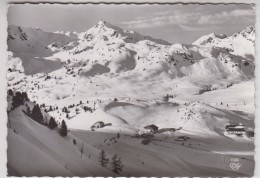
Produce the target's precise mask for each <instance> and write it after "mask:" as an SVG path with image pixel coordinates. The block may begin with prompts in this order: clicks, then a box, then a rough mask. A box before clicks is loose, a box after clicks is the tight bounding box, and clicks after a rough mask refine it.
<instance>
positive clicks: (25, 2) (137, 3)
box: [8, 1, 256, 5]
mask: <svg viewBox="0 0 260 178" xmlns="http://www.w3.org/2000/svg"><path fill="white" fill-rule="evenodd" d="M8 4H10V5H12V4H32V5H36V4H37V5H38V4H44V5H45V4H50V5H55V4H57V5H58V4H60V5H86V4H92V5H97V4H105V5H123V4H124V5H134V4H135V5H144V4H149V5H175V4H183V5H191V4H192V5H231V4H232V5H240V4H241V5H255V4H256V3H250V2H249V3H246V2H241V3H235V2H230V3H228V2H227V3H225V2H219V3H213V2H205V3H201V2H192V1H191V2H104V1H100V2H59V1H57V2H55V1H51V2H50V1H39V2H32V1H24V2H16V1H11V2H9V3H8Z"/></svg>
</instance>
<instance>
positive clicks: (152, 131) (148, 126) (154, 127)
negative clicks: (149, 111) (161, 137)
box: [144, 124, 159, 133]
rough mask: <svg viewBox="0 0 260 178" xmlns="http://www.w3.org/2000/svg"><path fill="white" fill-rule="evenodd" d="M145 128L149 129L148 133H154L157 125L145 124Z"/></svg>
mask: <svg viewBox="0 0 260 178" xmlns="http://www.w3.org/2000/svg"><path fill="white" fill-rule="evenodd" d="M144 128H145V129H147V130H150V133H154V132H156V131H158V129H159V127H157V126H156V125H153V124H152V125H147V126H145V127H144Z"/></svg>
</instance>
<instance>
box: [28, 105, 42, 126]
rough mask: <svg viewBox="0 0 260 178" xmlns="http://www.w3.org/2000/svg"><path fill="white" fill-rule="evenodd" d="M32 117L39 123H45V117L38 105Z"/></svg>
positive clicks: (33, 110)
mask: <svg viewBox="0 0 260 178" xmlns="http://www.w3.org/2000/svg"><path fill="white" fill-rule="evenodd" d="M31 117H32V118H33V119H34V120H35V121H36V122H38V123H43V115H42V112H41V109H40V107H39V105H38V104H36V105H34V107H33V109H32V114H31Z"/></svg>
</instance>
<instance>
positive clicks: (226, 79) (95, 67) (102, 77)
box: [7, 21, 255, 176]
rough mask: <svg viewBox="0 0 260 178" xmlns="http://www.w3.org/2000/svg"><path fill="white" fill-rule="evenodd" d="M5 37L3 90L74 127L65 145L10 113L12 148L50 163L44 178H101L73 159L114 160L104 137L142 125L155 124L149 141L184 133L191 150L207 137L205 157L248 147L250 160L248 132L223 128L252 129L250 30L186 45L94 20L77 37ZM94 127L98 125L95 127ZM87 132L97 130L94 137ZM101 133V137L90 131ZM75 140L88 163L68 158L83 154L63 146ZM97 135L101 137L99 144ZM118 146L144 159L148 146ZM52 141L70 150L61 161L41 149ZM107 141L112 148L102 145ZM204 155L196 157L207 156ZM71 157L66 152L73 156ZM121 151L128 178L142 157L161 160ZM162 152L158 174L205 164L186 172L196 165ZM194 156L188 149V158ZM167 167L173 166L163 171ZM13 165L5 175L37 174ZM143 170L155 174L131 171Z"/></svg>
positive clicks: (37, 33) (13, 33) (15, 30)
mask: <svg viewBox="0 0 260 178" xmlns="http://www.w3.org/2000/svg"><path fill="white" fill-rule="evenodd" d="M8 33H9V35H8V40H7V42H8V50H9V51H8V63H7V65H8V72H7V80H8V89H11V90H12V91H13V92H17V91H20V92H26V93H27V95H28V97H29V99H30V100H31V105H33V104H32V103H38V104H39V105H40V106H41V111H42V112H43V113H45V115H46V117H47V116H48V117H47V118H49V117H50V116H52V117H54V118H55V120H56V121H57V122H61V121H62V120H65V121H66V123H67V125H68V128H69V129H70V130H71V133H70V134H69V135H68V137H67V139H65V140H64V139H61V138H60V136H59V135H57V133H53V132H54V131H52V132H49V131H48V130H47V129H45V128H44V126H42V125H37V124H35V123H34V121H32V120H30V118H28V117H27V116H26V115H24V114H23V113H24V112H23V111H22V110H24V109H25V108H24V107H25V106H21V107H20V108H17V109H15V110H10V113H9V118H11V119H10V120H11V122H12V123H13V128H12V129H15V130H18V131H19V132H21V134H14V133H13V130H12V129H11V128H10V129H9V133H10V134H9V139H10V140H11V142H10V144H13V145H15V142H19V143H20V144H22V148H23V149H22V150H23V152H26V150H27V149H28V145H26V144H23V143H22V140H26V142H29V143H30V144H31V145H34V147H33V149H32V150H31V152H33V155H35V156H36V157H38V156H39V154H41V155H42V156H44V157H45V158H46V160H44V162H43V163H38V162H37V161H35V162H33V164H39V165H40V166H44V165H46V163H47V162H49V161H50V162H51V165H53V168H51V167H46V170H47V169H48V170H52V171H53V172H51V174H50V175H57V173H61V174H59V175H67V176H71V175H89V174H91V176H93V175H97V176H98V174H92V172H91V171H90V170H83V169H82V167H77V168H76V167H74V166H73V165H74V164H75V163H78V164H82V165H90V167H93V166H95V164H96V162H97V160H96V159H98V158H97V157H98V151H99V150H101V149H102V148H105V149H107V150H109V151H108V152H109V154H110V156H112V155H113V154H115V151H113V149H111V148H110V147H107V143H106V144H105V141H104V140H106V139H108V136H107V135H106V134H102V132H105V133H107V134H108V135H109V136H110V135H111V134H112V135H113V134H114V133H118V132H120V133H123V134H126V136H125V137H127V135H132V136H133V135H135V134H143V133H146V129H145V127H146V126H149V125H156V126H157V127H159V131H158V133H157V135H156V134H155V135H154V137H155V139H157V137H158V139H161V138H164V137H165V136H166V138H167V137H168V136H169V137H170V138H171V139H173V140H174V139H178V138H177V137H178V136H182V135H189V136H194V137H196V139H194V140H191V142H190V143H189V144H191V145H193V144H194V147H196V149H195V150H196V152H197V151H198V150H200V151H202V150H203V149H201V148H199V146H198V145H199V144H201V142H203V139H205V138H208V137H210V138H214V139H213V141H212V140H211V141H209V142H207V143H210V144H206V143H205V148H206V150H207V151H209V152H211V151H212V149H213V150H214V149H216V150H214V151H216V152H221V153H220V154H219V153H217V154H216V153H215V152H214V153H213V152H211V153H212V154H213V155H210V156H212V157H211V158H212V160H213V158H214V160H215V159H222V158H221V156H222V151H223V150H225V151H230V150H235V151H238V152H239V151H240V152H241V153H240V155H244V154H245V153H244V152H243V151H245V150H246V151H249V152H250V154H251V151H252V150H251V149H252V147H251V146H250V147H244V143H248V144H249V145H252V143H253V139H252V138H249V137H248V136H246V134H245V135H243V136H242V137H241V138H238V137H236V136H233V135H228V134H227V132H226V131H225V126H226V125H228V124H230V123H243V124H244V126H245V128H246V131H247V132H249V131H252V130H253V129H254V122H253V119H254V69H255V64H254V57H255V53H254V38H255V30H254V28H253V27H248V28H246V29H245V30H242V31H241V32H239V33H235V34H233V35H231V36H229V37H227V36H225V35H215V34H210V35H207V36H203V37H201V38H199V39H198V40H196V41H195V42H194V43H193V44H190V45H184V44H170V43H168V42H166V41H163V40H159V39H154V38H152V37H147V36H143V35H141V34H139V33H137V32H134V31H129V30H123V29H121V28H119V27H116V26H114V25H112V24H110V23H108V22H105V21H100V22H98V23H97V24H96V25H95V26H94V27H92V28H90V29H89V30H87V31H86V32H81V33H76V32H65V31H58V32H55V33H50V32H44V31H42V30H40V29H33V28H23V27H17V26H10V27H9V29H8ZM9 103H10V101H9ZM29 105H30V103H29ZM101 126H102V128H98V127H101ZM14 127H15V128H14ZM23 130H30V132H23ZM38 130H39V132H41V134H42V135H48V137H50V139H49V140H48V141H46V140H45V138H43V137H42V136H41V134H37V133H36V132H37V131H38ZM78 130H81V131H78ZM91 130H95V131H96V132H95V133H91ZM173 130H174V133H173V132H172V131H173ZM99 131H101V132H100V134H99V135H96V134H98V132H99ZM31 135H36V137H35V138H34V137H32V136H31ZM73 139H76V140H77V142H80V143H82V144H83V142H84V143H85V144H86V143H91V144H87V145H88V148H89V149H90V150H91V151H90V153H86V152H85V153H83V155H84V156H85V157H88V154H91V155H92V156H93V155H94V158H93V159H95V160H94V161H93V160H89V159H90V158H86V159H85V158H84V159H81V158H73V155H74V156H75V155H76V156H77V157H78V156H79V155H80V151H79V150H80V149H81V145H77V146H76V147H75V146H73V145H69V144H70V142H71V143H72V142H73V141H72V140H73ZM96 139H97V140H96ZM98 139H101V141H102V144H101V143H100V140H98ZM93 140H94V141H93ZM112 140H113V139H112ZM230 140H232V144H230V145H229V144H225V145H227V147H225V148H223V150H221V149H218V148H212V147H211V146H210V145H211V144H212V143H215V142H218V143H221V144H222V143H228V142H229V141H230ZM85 141H86V142H85ZM98 141H99V142H98ZM116 141H117V142H116V143H118V145H119V147H120V148H125V145H127V146H128V147H132V148H133V149H138V150H139V151H140V152H142V153H143V154H146V152H147V150H149V149H150V147H149V149H144V148H143V147H142V146H141V145H138V144H140V143H139V140H135V139H130V138H127V139H126V141H119V140H116ZM128 141H129V143H128ZM164 141H165V140H164ZM171 141H172V140H171ZM174 141H175V140H174ZM38 142H41V143H42V144H41V146H39V145H38V144H36V143H38ZM53 142H55V143H56V142H57V143H59V144H60V146H61V147H67V149H65V151H64V152H63V153H62V154H66V157H62V158H61V157H60V154H59V152H58V149H57V148H59V147H60V146H58V145H56V144H55V147H54V148H51V149H47V148H48V147H51V145H52V143H53ZM133 143H134V146H133V145H132V144H133ZM152 143H154V145H157V146H155V147H152V151H151V150H150V151H151V152H150V151H148V152H147V154H148V155H150V156H151V155H153V153H152V152H153V151H157V150H158V149H159V148H160V149H161V148H162V147H161V146H158V143H157V142H156V141H155V140H153V141H152ZM185 143H186V142H185ZM230 143H231V142H230ZM111 144H112V143H110V142H109V145H111ZM136 144H137V145H136ZM170 144H171V142H168V141H165V145H164V147H163V149H165V148H166V147H171V145H170ZM68 145H69V146H68ZM97 145H99V146H97ZM104 145H106V146H104ZM159 145H160V144H159ZM195 145H197V146H195ZM222 146H223V144H222ZM237 146H239V148H243V149H242V151H241V150H239V149H237ZM182 147H183V146H181V144H179V145H178V146H177V148H178V149H177V150H179V151H178V152H180V153H179V154H181V151H180V150H182V149H183V148H182ZM219 147H221V146H220V145H219ZM197 148H199V149H197ZM185 149H186V147H185ZM189 149H190V148H189ZM247 149H249V150H247ZM122 150H123V149H122ZM193 151H194V150H193ZM204 151H205V150H204ZM204 151H202V152H201V154H205V152H204ZM225 151H223V152H225ZM23 152H19V150H16V149H11V150H10V152H9V153H10V155H16V156H19V157H20V156H21V155H22V154H23ZM39 152H41V153H39ZM68 152H71V155H70V154H68ZM207 153H208V152H207ZM26 154H29V152H26ZM120 154H122V155H124V156H123V158H125V161H126V163H125V165H126V168H125V169H126V171H125V173H124V174H122V175H125V176H128V175H130V174H129V173H131V172H133V170H136V169H137V168H136V167H135V165H136V164H139V162H140V160H141V161H143V160H147V161H149V160H150V161H151V162H156V161H158V160H160V159H158V157H152V156H151V158H150V157H149V156H148V157H149V158H148V159H147V158H145V159H144V158H136V159H132V158H130V157H128V156H127V155H125V154H124V151H122V152H120ZM169 154H170V155H171V152H169V150H167V149H166V150H165V152H163V154H162V155H160V156H163V157H164V158H163V161H164V162H165V164H164V163H163V164H162V165H163V166H162V167H159V168H160V169H163V168H165V167H166V168H165V170H164V171H165V172H167V175H170V174H168V173H170V172H171V171H172V166H175V167H176V169H177V170H179V172H178V173H180V174H176V175H186V174H183V173H184V172H185V171H186V170H185V169H183V167H186V166H188V167H189V168H191V169H192V172H193V173H195V174H194V175H200V174H199V173H198V172H196V170H197V169H202V168H205V166H206V167H207V161H205V160H204V161H203V160H201V161H202V163H201V165H200V166H198V167H196V166H195V167H193V164H192V161H195V160H191V161H188V162H187V163H183V162H182V161H181V162H179V161H178V160H179V159H182V157H183V156H185V155H183V154H182V156H180V158H179V157H169V158H168V156H166V157H167V158H166V157H165V155H169ZM193 154H194V152H192V153H191V154H190V155H193ZM218 154H219V155H218ZM46 155H47V156H46ZM39 157H41V156H39ZM137 157H138V156H137ZM11 158H13V157H12V156H11ZM72 158H73V160H72ZM139 159H140V160H139ZM248 159H249V160H244V161H245V162H246V163H245V164H247V165H249V166H248V168H247V170H244V168H243V171H245V172H247V174H245V175H249V172H250V170H251V168H252V164H253V163H249V162H250V160H251V157H250V156H249V157H248ZM137 160H138V161H137ZM161 161H162V160H161ZM171 161H173V162H175V163H176V164H171V165H170V166H169V167H167V166H166V165H167V164H168V163H169V162H171ZM176 161H177V162H178V163H177V162H176ZM65 162H66V164H65ZM195 162H196V161H195ZM213 162H214V161H213ZM22 163H23V161H21V162H19V165H21V164H22ZM214 163H215V162H214ZM16 165H17V164H16V163H15V162H14V160H13V159H12V162H11V163H10V170H11V172H14V173H13V174H14V175H16V172H17V175H18V173H19V174H24V175H33V174H34V173H35V172H30V170H27V171H23V169H22V168H23V167H21V166H18V167H15V166H16ZM138 167H139V166H138ZM218 167H219V169H220V170H222V171H223V172H222V171H217V172H216V174H214V175H220V174H218V173H219V172H222V173H225V175H231V176H233V175H237V174H234V173H233V172H229V170H227V169H226V168H225V167H223V165H218ZM159 168H158V169H159ZM168 168H169V169H168ZM228 168H229V167H228ZM249 169H250V170H249ZM148 170H155V171H156V170H157V169H156V168H155V166H153V165H150V164H147V165H143V167H142V168H140V169H139V168H138V171H139V173H140V174H136V175H137V176H140V175H150V174H147V173H149V171H148ZM241 171H242V170H241ZM101 172H104V174H105V175H109V176H110V175H113V174H110V172H111V171H110V172H109V171H108V170H107V169H101ZM52 173H53V174H52ZM77 173H80V174H77ZM142 173H146V174H142ZM151 175H154V174H152V173H151ZM187 175H192V173H189V174H187ZM205 175H212V174H205ZM221 175H222V174H221ZM239 175H240V174H239Z"/></svg>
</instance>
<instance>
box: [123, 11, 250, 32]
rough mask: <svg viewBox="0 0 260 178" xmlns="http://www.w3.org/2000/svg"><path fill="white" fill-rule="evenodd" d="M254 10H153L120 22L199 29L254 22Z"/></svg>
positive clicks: (143, 25) (132, 25)
mask: <svg viewBox="0 0 260 178" xmlns="http://www.w3.org/2000/svg"><path fill="white" fill-rule="evenodd" d="M254 17H255V11H254V10H253V9H235V10H231V11H222V12H218V13H212V14H211V13H210V12H205V11H204V12H203V11H198V10H197V11H196V10H194V11H193V12H183V11H180V10H175V11H166V12H155V13H152V14H149V15H146V16H141V17H138V18H136V19H134V20H131V21H125V22H121V24H122V25H123V26H125V27H126V28H130V29H138V28H139V29H140V28H142V29H145V28H153V27H164V26H171V25H177V26H179V27H181V28H183V29H184V30H189V31H199V30H203V29H206V27H207V25H211V26H212V25H225V24H232V23H237V22H238V21H239V22H240V23H242V22H246V21H248V20H249V21H250V20H251V21H250V22H254V20H255V19H254Z"/></svg>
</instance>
